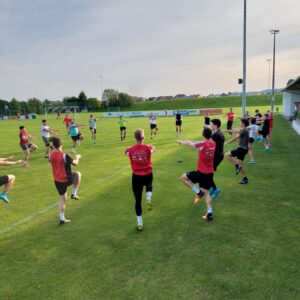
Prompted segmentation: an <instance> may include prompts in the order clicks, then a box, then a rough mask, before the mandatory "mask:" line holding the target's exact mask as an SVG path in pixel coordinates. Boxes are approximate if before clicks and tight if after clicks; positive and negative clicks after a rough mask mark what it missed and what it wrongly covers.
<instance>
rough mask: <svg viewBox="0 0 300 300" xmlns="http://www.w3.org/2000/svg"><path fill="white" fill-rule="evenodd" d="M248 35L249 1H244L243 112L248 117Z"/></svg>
mask: <svg viewBox="0 0 300 300" xmlns="http://www.w3.org/2000/svg"><path fill="white" fill-rule="evenodd" d="M246 34H247V0H244V34H243V97H242V112H243V116H244V115H246V53H247V52H246V46H247V43H246V42H247V41H246Z"/></svg>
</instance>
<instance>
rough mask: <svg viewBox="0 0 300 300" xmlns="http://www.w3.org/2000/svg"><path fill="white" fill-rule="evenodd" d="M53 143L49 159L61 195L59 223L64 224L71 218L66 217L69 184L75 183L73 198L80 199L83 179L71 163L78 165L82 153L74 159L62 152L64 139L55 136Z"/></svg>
mask: <svg viewBox="0 0 300 300" xmlns="http://www.w3.org/2000/svg"><path fill="white" fill-rule="evenodd" d="M52 143H53V146H54V151H52V152H51V153H50V155H49V161H50V163H51V166H52V172H53V178H54V183H55V186H56V189H57V191H58V194H59V195H60V200H59V224H61V225H63V224H65V223H69V222H70V220H67V219H66V218H65V208H66V200H67V188H68V186H69V185H73V191H72V195H71V199H74V200H79V199H80V198H79V196H78V195H77V191H78V188H79V185H80V181H81V174H80V172H78V171H76V172H73V173H72V170H71V165H73V166H77V165H78V163H79V159H80V158H81V155H80V154H76V155H75V159H73V158H72V157H71V156H69V155H68V154H66V153H64V152H62V141H61V139H59V138H53V141H52Z"/></svg>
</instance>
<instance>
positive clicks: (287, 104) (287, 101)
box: [282, 92, 300, 117]
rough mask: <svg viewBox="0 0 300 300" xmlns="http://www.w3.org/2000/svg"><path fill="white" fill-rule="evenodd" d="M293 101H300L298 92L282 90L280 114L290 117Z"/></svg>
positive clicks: (293, 108) (293, 107)
mask: <svg viewBox="0 0 300 300" xmlns="http://www.w3.org/2000/svg"><path fill="white" fill-rule="evenodd" d="M295 102H300V93H299V92H284V93H283V100H282V114H283V115H284V116H285V117H290V116H291V115H292V114H293V112H294V111H295Z"/></svg>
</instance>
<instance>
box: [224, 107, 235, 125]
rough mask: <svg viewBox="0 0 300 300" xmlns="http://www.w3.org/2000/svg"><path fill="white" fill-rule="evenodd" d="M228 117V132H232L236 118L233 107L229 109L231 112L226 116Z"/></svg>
mask: <svg viewBox="0 0 300 300" xmlns="http://www.w3.org/2000/svg"><path fill="white" fill-rule="evenodd" d="M226 116H227V130H231V129H232V124H233V119H234V116H235V113H234V112H233V111H232V107H230V108H229V112H228V113H227V114H226Z"/></svg>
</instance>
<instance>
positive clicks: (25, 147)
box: [20, 143, 32, 151]
mask: <svg viewBox="0 0 300 300" xmlns="http://www.w3.org/2000/svg"><path fill="white" fill-rule="evenodd" d="M31 146H32V144H30V143H28V144H20V147H21V148H22V150H23V151H26V150H29V149H30V148H31Z"/></svg>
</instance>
